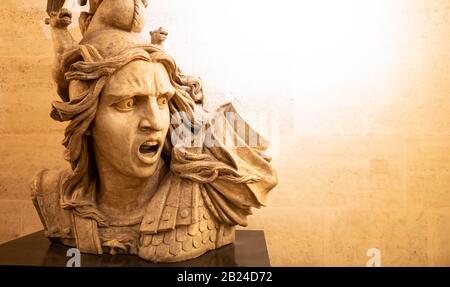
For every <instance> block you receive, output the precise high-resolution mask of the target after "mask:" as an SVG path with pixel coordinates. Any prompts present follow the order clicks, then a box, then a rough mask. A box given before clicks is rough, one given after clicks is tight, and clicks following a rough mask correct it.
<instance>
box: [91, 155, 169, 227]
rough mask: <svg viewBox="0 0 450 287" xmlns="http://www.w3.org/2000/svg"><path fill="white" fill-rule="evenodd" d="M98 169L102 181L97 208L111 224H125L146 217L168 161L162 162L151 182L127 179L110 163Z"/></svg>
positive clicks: (98, 191)
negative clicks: (145, 211) (117, 222)
mask: <svg viewBox="0 0 450 287" xmlns="http://www.w3.org/2000/svg"><path fill="white" fill-rule="evenodd" d="M97 169H98V173H99V178H100V180H99V185H98V186H97V192H96V201H97V206H98V208H99V209H100V210H101V211H102V212H103V213H104V214H105V215H106V216H107V217H108V218H110V219H111V220H113V221H114V220H115V221H117V220H118V221H121V222H123V221H124V220H125V221H126V219H130V220H131V219H132V218H138V217H140V216H141V215H142V213H143V212H144V210H145V208H146V206H147V204H148V202H149V201H150V199H151V198H152V196H153V195H154V193H155V192H156V190H157V188H158V185H159V182H160V181H161V180H162V177H163V176H164V174H165V173H166V172H165V171H166V170H167V167H166V164H165V162H164V159H163V158H160V159H159V162H158V166H157V168H156V171H155V173H154V174H153V175H152V176H150V177H148V178H137V177H131V176H127V175H124V174H122V173H120V172H118V171H117V170H115V169H114V167H112V166H111V165H110V164H108V162H106V161H101V162H98V163H97Z"/></svg>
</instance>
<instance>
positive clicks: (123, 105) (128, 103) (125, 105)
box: [114, 97, 136, 111]
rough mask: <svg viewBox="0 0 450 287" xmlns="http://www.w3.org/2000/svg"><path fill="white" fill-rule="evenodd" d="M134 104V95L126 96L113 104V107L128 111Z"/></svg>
mask: <svg viewBox="0 0 450 287" xmlns="http://www.w3.org/2000/svg"><path fill="white" fill-rule="evenodd" d="M135 106H136V99H135V97H132V98H128V99H125V100H122V101H120V102H118V103H115V104H114V107H115V108H116V109H118V110H119V111H130V110H132V109H133V108H134V107H135Z"/></svg>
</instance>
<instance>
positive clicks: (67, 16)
mask: <svg viewBox="0 0 450 287" xmlns="http://www.w3.org/2000/svg"><path fill="white" fill-rule="evenodd" d="M59 19H61V20H63V21H65V22H71V21H72V12H70V11H69V10H67V9H61V11H60V12H59Z"/></svg>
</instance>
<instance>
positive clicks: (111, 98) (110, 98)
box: [102, 93, 135, 106]
mask: <svg viewBox="0 0 450 287" xmlns="http://www.w3.org/2000/svg"><path fill="white" fill-rule="evenodd" d="M134 96H135V95H129V94H121V95H120V94H110V93H107V94H104V95H102V99H103V100H104V101H105V102H106V104H107V105H108V106H109V105H112V104H115V103H117V102H120V101H123V100H126V99H129V98H132V97H134Z"/></svg>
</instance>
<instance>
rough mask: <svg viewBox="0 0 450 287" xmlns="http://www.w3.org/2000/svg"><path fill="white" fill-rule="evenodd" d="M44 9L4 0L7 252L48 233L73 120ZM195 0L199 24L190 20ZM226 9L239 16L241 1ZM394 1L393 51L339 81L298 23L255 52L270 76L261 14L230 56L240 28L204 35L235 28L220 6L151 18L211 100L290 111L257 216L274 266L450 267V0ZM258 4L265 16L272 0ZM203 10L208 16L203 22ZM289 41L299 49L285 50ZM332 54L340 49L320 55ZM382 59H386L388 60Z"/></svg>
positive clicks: (255, 225) (1, 153)
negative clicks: (43, 217)
mask: <svg viewBox="0 0 450 287" xmlns="http://www.w3.org/2000/svg"><path fill="white" fill-rule="evenodd" d="M45 2H46V1H44V0H33V1H25V0H2V1H1V2H0V11H1V13H2V16H3V17H2V18H1V19H0V59H1V61H0V159H1V160H0V242H4V241H7V240H11V239H14V238H16V237H19V236H21V235H25V234H28V233H30V232H33V231H36V230H39V229H41V228H42V225H41V223H40V222H39V219H38V217H37V214H36V213H35V211H34V208H33V206H32V203H31V200H30V197H29V188H28V184H29V181H30V179H31V178H32V176H33V174H34V173H35V172H37V171H38V170H39V169H40V168H41V167H47V168H57V167H62V166H64V165H65V164H66V163H65V162H64V161H63V160H62V152H63V149H62V146H61V144H60V142H61V140H62V138H63V136H62V134H63V130H64V124H61V123H57V122H54V121H52V120H51V119H50V117H49V116H48V114H49V112H50V102H51V101H52V100H55V99H57V96H56V93H55V91H54V90H55V87H54V85H53V84H52V82H51V76H50V68H51V64H52V50H51V41H50V39H49V37H48V30H47V29H46V28H45V27H43V24H42V21H43V19H44V18H45V12H43V11H42V10H43V9H42V7H45ZM186 2H189V5H191V6H190V7H191V8H192V10H191V13H189V15H185V14H186V13H183V10H184V11H185V8H186V7H184V6H186V5H188V4H186ZM224 2H227V3H228V4H230V3H231V4H230V5H235V6H233V7H237V6H236V5H237V4H236V3H237V2H236V1H224ZM235 2H236V3H235ZM266 2H267V3H266ZM285 2H286V3H287V1H281V2H279V3H282V4H286V3H285ZM292 2H295V1H292ZM300 2H301V1H300ZM309 2H311V1H309ZM319 2H320V1H319ZM322 2H323V1H322ZM325 2H326V1H325ZM335 2H339V1H335ZM346 2H348V1H342V3H346ZM357 2H358V3H362V2H364V1H362V2H361V1H357ZM366 2H370V1H366ZM372 2H373V1H372ZM375 2H378V3H382V2H383V1H381V0H380V1H375ZM384 2H386V3H387V2H393V3H397V4H396V5H397V6H395V7H391V8H389V7H388V6H386V7H385V8H386V11H388V12H389V13H391V15H390V20H391V22H390V24H391V25H392V28H391V30H389V29H388V28H386V30H383V31H382V32H383V33H381V34H382V35H380V37H381V38H382V39H387V40H386V41H384V42H382V43H383V45H384V46H383V45H382V46H380V47H377V49H379V51H377V50H374V51H373V52H371V53H373V55H372V54H368V55H365V54H362V56H361V59H360V61H361V62H363V63H366V62H364V61H365V60H367V58H368V57H372V56H373V57H375V60H373V61H372V62H370V61H369V62H367V65H368V66H367V67H365V68H364V67H363V68H364V69H367V71H365V70H360V71H359V70H358V71H353V70H346V73H344V75H342V74H341V75H340V73H339V72H338V70H336V68H335V66H336V65H339V64H342V62H337V63H335V64H336V65H335V66H329V68H330V69H328V70H323V71H322V70H317V71H313V68H314V67H317V65H325V64H326V61H324V62H318V63H317V64H316V65H315V64H314V63H313V62H311V63H309V62H308V59H309V58H308V57H307V56H301V55H300V54H298V55H296V54H295V51H297V48H298V49H300V48H301V47H302V46H308V45H307V44H308V43H306V42H305V45H303V44H304V43H302V42H300V44H298V43H297V42H295V41H294V40H295V38H296V37H299V36H298V35H296V34H295V31H296V29H297V28H296V27H290V26H281V27H279V28H280V29H284V30H286V29H287V31H288V32H286V31H284V32H283V31H280V33H282V34H283V37H284V36H287V35H289V37H292V38H290V39H289V38H282V37H279V38H278V37H277V35H276V34H275V33H274V31H275V30H276V29H277V28H278V27H276V26H277V25H275V24H273V25H272V23H270V25H272V26H275V28H274V30H271V31H269V35H268V37H269V38H268V39H265V40H267V41H268V42H269V43H272V44H274V43H275V45H272V46H270V47H267V46H264V47H263V48H261V49H260V50H259V52H260V53H264V54H266V55H269V57H267V59H265V61H266V62H265V65H266V66H269V71H268V72H267V73H264V72H261V71H262V70H263V68H264V67H266V66H261V65H260V63H259V62H260V61H258V59H253V58H251V57H252V54H254V53H258V51H256V48H255V47H257V46H256V45H259V44H260V43H259V41H260V39H259V38H258V37H257V36H261V35H260V34H258V32H255V35H257V36H255V38H251V35H252V32H254V31H257V29H259V28H258V25H260V24H261V25H263V21H262V20H263V19H261V17H260V18H258V17H257V16H255V17H256V18H255V21H260V22H257V23H256V24H255V23H251V21H248V20H246V19H245V17H243V15H244V14H245V12H241V13H240V14H239V15H240V16H241V17H240V18H242V19H240V18H239V17H238V16H239V15H238V16H237V17H236V18H235V19H234V20H235V21H237V23H238V24H236V25H247V24H248V26H246V27H247V29H244V30H245V33H248V34H249V36H248V37H250V38H251V39H250V40H248V41H247V40H246V39H244V38H243V37H240V38H239V37H238V38H239V39H240V40H242V41H246V42H241V43H239V44H242V46H239V45H232V46H233V47H231V48H230V47H228V46H227V49H226V48H224V46H223V45H226V42H225V40H223V38H225V39H226V37H232V36H233V33H236V31H231V32H229V33H228V34H226V33H227V32H226V28H223V30H221V31H220V33H218V34H220V35H211V34H208V33H206V32H205V31H202V30H198V29H197V28H198V27H202V25H203V26H204V25H205V23H204V22H205V21H214V19H219V20H216V21H217V22H210V24H211V27H212V28H210V29H216V28H220V27H227V24H224V23H221V22H220V21H221V20H220V18H219V17H220V15H221V14H220V13H219V12H220V11H221V10H220V9H216V8H214V7H213V6H214V5H213V6H211V5H212V4H207V3H209V2H207V1H200V0H195V1H194V0H193V1H192V2H191V1H184V2H183V1H178V0H177V1H175V0H173V1H168V2H165V1H155V5H154V7H155V9H157V10H158V9H160V10H158V11H162V13H161V14H160V15H159V16H158V14H157V11H153V12H152V15H154V16H155V17H156V18H152V19H151V21H150V24H151V25H153V27H157V25H159V24H160V23H161V22H163V23H161V24H163V25H166V27H167V28H168V29H169V32H170V33H171V34H170V35H169V40H168V42H167V45H168V49H169V50H170V52H171V53H172V54H173V55H174V56H175V58H176V59H177V60H178V61H179V63H180V65H181V67H182V68H184V70H186V71H187V72H191V73H194V74H199V75H201V76H202V78H203V79H204V80H205V83H206V89H207V90H208V92H209V93H210V94H211V95H212V100H211V101H212V102H216V101H217V102H219V101H220V99H221V97H223V98H227V97H224V96H223V94H224V93H228V94H231V98H233V99H235V100H237V101H238V102H240V103H241V104H242V105H243V106H244V108H248V109H254V110H258V109H260V110H264V109H266V110H275V111H278V112H280V115H281V116H280V120H281V123H282V124H283V126H282V129H281V136H280V147H279V152H278V153H277V154H275V158H274V165H275V166H276V168H277V169H278V173H279V185H278V187H277V188H276V189H275V190H274V191H273V193H272V194H271V196H270V198H269V202H268V207H266V208H264V209H261V210H256V211H255V216H253V217H250V219H249V222H250V224H249V228H251V229H264V231H265V233H266V239H267V243H268V248H269V253H270V259H271V262H272V264H273V265H276V266H324V265H325V266H342V265H344V266H348V265H349V266H365V264H366V262H367V260H368V259H369V258H368V257H367V256H366V252H367V250H368V249H369V248H379V249H380V250H381V259H382V265H384V266H395V265H414V266H417V265H418V266H434V265H446V266H448V265H450V245H449V244H448V243H449V242H450V153H449V151H450V132H449V131H450V113H449V111H450V97H449V96H450V41H449V36H448V35H449V34H450V1H448V0H439V1H425V0H408V1H403V0H402V1H400V0H399V1H384ZM384 2H383V3H384ZM170 3H172V4H170ZM183 3H184V4H183ZM233 3H234V4H233ZM260 3H266V4H261V5H266V6H267V7H269V6H270V5H269V4H271V3H274V1H261V2H260ZM302 3H303V2H302ZM330 3H331V2H330ZM355 3H356V2H355ZM183 5H184V6H183ZM202 5H203V6H202ZM205 5H206V6H205ZM208 5H209V6H208ZM215 5H219V4H215ZM223 5H225V4H223ZM279 5H280V6H282V5H281V4H279ZM286 5H287V4H286ZM200 7H204V9H210V10H208V11H210V13H211V15H209V16H207V17H208V18H207V20H204V19H203V18H201V12H202V11H198V9H197V8H200ZM205 7H206V8H205ZM267 7H266V8H267ZM247 8H249V7H247ZM388 8H389V9H388ZM279 9H281V8H279ZM324 9H325V8H324ZM219 10H220V11H219ZM228 12H229V13H231V12H233V11H231V12H230V11H228ZM325 12H327V11H325ZM196 13H197V14H196ZM290 13H294V12H292V11H291V12H290ZM299 13H301V12H299ZM303 13H305V15H306V12H303ZM383 13H384V10H383V9H381V10H380V12H379V14H378V15H384V14H383ZM161 15H162V16H161ZM168 15H170V16H168ZM227 15H229V14H227ZM331 16H332V15H331V14H330V17H331ZM158 17H159V18H158ZM205 17H206V16H205ZM286 18H288V17H286ZM239 19H240V20H239ZM250 19H252V18H250ZM222 20H223V19H222ZM362 20H364V19H362ZM382 20H383V19H380V22H379V24H380V25H382V22H383V21H382ZM239 21H241V23H239ZM245 21H247V22H245ZM268 22H270V21H268ZM179 23H183V25H180V24H179ZM284 24H287V23H284ZM196 25H197V26H196ZM230 25H231V24H230ZM268 25H269V24H268ZM329 25H332V23H331V24H329ZM377 25H378V24H377ZM377 25H375V27H378V26H377ZM272 26H271V27H272ZM232 27H235V26H232ZM268 27H269V26H268ZM269 28H270V27H269ZM315 28H317V27H313V26H311V27H310V29H312V30H314V29H315ZM328 28H329V27H328V24H327V25H324V26H323V27H322V28H321V29H322V30H321V31H322V32H323V31H328V30H327V29H328ZM233 29H234V28H233ZM252 29H253V30H252ZM264 29H265V28H264ZM299 29H302V28H301V27H300V28H299ZM303 29H304V30H302V31H307V30H308V29H309V27H308V28H303ZM317 29H319V28H317ZM374 29H375V30H376V29H377V28H374ZM375 30H374V31H375ZM376 31H378V32H380V31H381V30H380V31H379V30H376ZM386 31H387V34H384V32H386ZM389 31H390V32H389ZM219 36H220V37H219ZM310 36H311V35H310ZM355 37H356V38H355V39H358V37H357V36H355ZM300 38H301V37H300ZM313 39H314V37H310V39H309V40H310V41H312V42H314V40H313ZM316 39H317V40H320V39H319V38H316ZM231 40H233V39H232V38H231ZM337 40H339V39H338V38H337ZM347 40H348V39H347ZM220 41H224V42H220ZM231 42H233V41H231ZM214 43H221V45H218V44H216V45H215V44H214ZM255 43H257V44H255ZM222 44H223V45H222ZM291 44H292V45H298V47H296V48H290V49H288V48H287V47H291V46H292V45H291ZM353 44H354V45H360V47H369V46H364V43H357V42H355V43H352V45H349V46H348V47H346V46H339V44H336V43H330V45H337V48H339V47H340V48H341V49H342V53H343V55H344V56H345V55H346V56H347V57H350V56H351V55H347V54H345V51H346V50H345V49H344V48H349V49H350V48H352V47H353V46H354V45H353ZM252 45H254V46H252ZM228 48H229V49H228ZM286 49H287V50H286ZM241 50H242V51H243V52H242V54H239V53H240V52H239V51H241ZM261 50H262V52H261ZM313 50H315V49H311V50H310V52H311V51H313ZM283 51H285V53H282V52H283ZM286 51H287V52H286ZM330 51H336V49H334V50H333V48H332V47H331V48H330V50H324V53H325V52H330ZM382 51H388V52H389V53H387V52H386V53H385V54H383V56H382V57H381V56H379V53H378V52H380V53H381V52H382ZM205 53H207V55H208V57H210V58H209V59H207V60H205V57H202V55H205ZM230 53H231V54H232V55H233V57H235V58H237V59H239V60H240V61H241V62H240V63H241V64H240V65H239V66H238V67H239V72H240V73H237V72H236V71H235V68H236V65H235V63H234V64H233V65H234V66H232V65H231V64H228V62H230V59H228V58H227V56H229V54H230ZM296 56H297V57H296ZM220 57H223V59H222V61H220V59H219V58H220ZM239 57H240V58H239ZM324 57H326V55H325V56H324ZM377 57H378V58H377ZM333 59H334V56H333V57H331V56H330V57H329V58H328V59H327V61H328V60H333ZM246 61H248V62H246ZM383 61H384V62H383ZM211 63H212V64H211ZM280 63H281V64H280ZM308 64H309V65H311V66H310V67H309V66H306V67H305V65H308ZM353 64H354V63H353ZM283 65H284V66H283ZM286 67H287V71H286V69H284V68H286ZM363 68H361V69H363ZM375 68H376V69H378V70H376V69H375ZM222 69H223V70H225V72H224V73H222V74H220V71H221V70H222ZM302 69H303V70H302ZM333 69H335V70H333ZM218 71H219V72H218ZM376 71H378V73H377V72H376ZM284 72H286V73H284ZM297 72H298V74H297ZM309 72H311V73H309ZM314 73H316V75H315V76H314ZM243 74H244V75H245V77H243ZM313 76H314V77H313ZM317 77H322V78H317ZM330 79H332V80H330ZM367 79H369V80H367ZM314 81H317V83H315V82H314ZM224 91H225V92H224ZM240 91H245V93H244V95H241V94H239V92H240ZM252 91H253V93H254V94H251V93H252ZM273 95H276V97H274V96H273ZM308 96H310V97H309V98H308ZM228 98H229V97H228ZM280 99H281V100H280ZM252 104H254V106H251V105H252Z"/></svg>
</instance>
